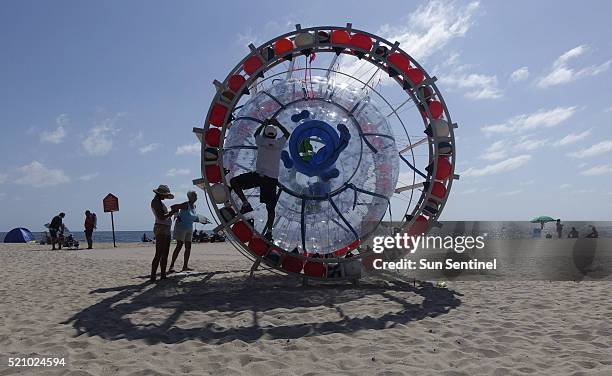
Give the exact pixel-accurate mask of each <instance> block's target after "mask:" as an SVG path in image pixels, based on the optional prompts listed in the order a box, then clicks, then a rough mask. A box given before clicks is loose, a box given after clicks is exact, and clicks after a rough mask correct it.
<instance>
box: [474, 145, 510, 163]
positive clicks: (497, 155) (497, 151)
mask: <svg viewBox="0 0 612 376" xmlns="http://www.w3.org/2000/svg"><path fill="white" fill-rule="evenodd" d="M507 151H508V145H507V144H506V141H504V140H499V141H495V142H494V143H492V144H491V145H489V147H488V148H486V149H485V151H484V154H483V155H481V156H480V158H482V159H486V160H488V161H496V160H499V159H504V158H506V155H507Z"/></svg>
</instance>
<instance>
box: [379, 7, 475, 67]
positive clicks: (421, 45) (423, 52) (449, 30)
mask: <svg viewBox="0 0 612 376" xmlns="http://www.w3.org/2000/svg"><path fill="white" fill-rule="evenodd" d="M478 6H479V3H478V2H477V1H474V2H471V3H469V4H467V5H465V6H456V5H455V4H453V3H451V2H445V1H428V2H426V3H424V4H423V5H421V6H419V7H418V8H417V9H416V10H415V11H414V12H412V13H410V14H409V15H408V19H407V20H406V22H398V23H395V24H393V25H389V24H385V25H383V26H381V28H380V29H379V31H378V34H379V35H383V36H385V37H387V39H388V40H389V41H391V42H394V41H398V42H400V48H402V49H404V50H405V51H406V52H408V53H409V54H410V55H411V56H413V57H414V58H415V59H417V60H422V59H425V58H427V57H429V56H431V55H432V54H433V53H435V52H437V51H439V50H441V49H442V48H444V47H445V46H446V45H447V44H448V42H450V41H451V40H452V39H455V38H458V37H463V36H465V34H466V33H467V32H468V30H469V29H470V27H471V26H472V25H473V23H474V22H473V20H472V18H473V16H474V14H475V13H476V10H477V9H478Z"/></svg>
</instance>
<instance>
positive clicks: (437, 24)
mask: <svg viewBox="0 0 612 376" xmlns="http://www.w3.org/2000/svg"><path fill="white" fill-rule="evenodd" d="M478 6H479V3H478V2H477V1H474V2H471V3H469V4H467V5H465V6H457V5H455V4H453V3H451V2H444V1H429V2H426V3H424V4H423V5H421V6H419V7H418V8H417V9H415V10H414V11H413V12H411V13H409V14H408V15H407V17H405V19H404V20H402V21H401V22H396V23H393V24H392V25H391V24H384V25H382V26H381V27H380V28H379V29H378V31H377V34H378V35H381V36H382V37H384V38H385V39H387V40H388V41H390V42H391V43H393V42H395V41H397V42H399V43H400V48H401V49H403V50H404V51H406V52H407V53H408V54H410V56H412V57H414V58H415V59H417V60H419V61H422V60H426V59H427V58H428V57H429V56H431V55H433V54H434V53H436V52H438V51H440V50H442V49H443V48H444V47H446V45H447V44H448V43H449V42H450V41H451V40H453V39H456V38H460V37H463V36H465V34H466V33H467V32H468V30H469V29H470V28H471V26H472V25H473V17H474V15H475V13H476V10H477V9H478ZM365 64H366V63H364V62H362V61H360V60H356V59H344V60H343V61H342V62H341V65H342V67H341V70H342V71H343V72H344V73H347V74H349V75H352V76H355V77H360V75H359V73H361V74H365V73H364V72H368V71H367V69H366V70H365V71H364V69H362V68H363V67H364V65H365ZM372 72H374V71H372ZM378 74H379V77H380V81H381V83H383V84H391V83H394V81H393V80H392V79H390V78H389V77H388V75H386V74H385V73H384V72H382V71H380V72H379V73H378ZM368 75H370V73H368ZM367 78H369V77H367ZM367 78H366V79H367ZM337 80H339V81H341V82H342V81H346V82H350V81H352V80H351V79H347V78H345V77H344V76H341V77H338V78H337ZM377 80H378V78H375V79H374V82H375V81H377ZM471 80H472V81H474V80H475V78H472V79H471ZM485 95H486V94H485Z"/></svg>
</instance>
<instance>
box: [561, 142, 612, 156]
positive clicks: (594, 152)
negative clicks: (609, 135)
mask: <svg viewBox="0 0 612 376" xmlns="http://www.w3.org/2000/svg"><path fill="white" fill-rule="evenodd" d="M610 151H612V140H605V141H602V142H599V143H597V144H595V145H592V146H590V147H588V148H586V149H582V150H579V151H577V152H574V153H570V154H568V155H569V156H570V157H574V158H589V157H595V156H598V155H601V154H605V153H608V152H610Z"/></svg>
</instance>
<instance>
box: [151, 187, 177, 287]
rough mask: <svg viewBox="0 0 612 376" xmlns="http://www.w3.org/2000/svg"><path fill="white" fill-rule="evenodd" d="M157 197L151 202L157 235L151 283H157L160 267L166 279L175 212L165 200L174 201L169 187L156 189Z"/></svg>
mask: <svg viewBox="0 0 612 376" xmlns="http://www.w3.org/2000/svg"><path fill="white" fill-rule="evenodd" d="M153 192H154V193H155V197H153V200H151V210H152V211H153V215H154V216H155V225H154V226H153V233H154V234H155V256H154V257H153V261H152V262H151V277H150V281H151V282H155V281H156V278H157V276H156V274H157V268H158V266H159V267H160V279H166V265H167V264H168V253H169V252H170V240H171V235H170V234H171V231H170V230H171V228H172V215H173V214H174V213H175V212H174V211H168V208H167V207H166V205H164V203H163V202H162V201H163V200H166V199H173V198H174V195H173V194H172V193H170V188H168V186H167V185H163V184H162V185H160V186H159V187H158V188H157V189H154V190H153Z"/></svg>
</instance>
